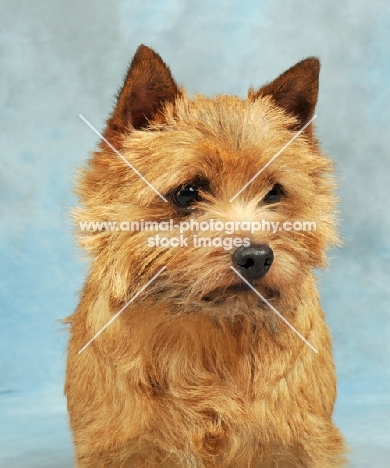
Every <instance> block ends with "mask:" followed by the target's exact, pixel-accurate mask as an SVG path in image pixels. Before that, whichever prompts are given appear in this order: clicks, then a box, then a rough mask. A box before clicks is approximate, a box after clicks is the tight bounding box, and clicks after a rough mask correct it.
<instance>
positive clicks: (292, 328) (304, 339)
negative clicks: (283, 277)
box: [230, 266, 318, 354]
mask: <svg viewBox="0 0 390 468" xmlns="http://www.w3.org/2000/svg"><path fill="white" fill-rule="evenodd" d="M230 268H231V269H232V270H233V271H234V273H236V275H238V276H239V277H240V278H241V279H242V281H244V282H245V284H246V285H247V286H249V287H250V288H251V289H252V291H253V292H254V293H256V294H257V295H258V296H259V297H260V299H262V300H263V301H264V302H265V303H266V304H267V306H268V307H270V308H271V309H272V310H273V311H274V312H275V314H276V315H277V316H278V317H280V318H281V319H282V320H283V322H284V323H285V324H286V325H288V326H289V327H290V328H291V330H292V331H293V332H294V333H296V334H297V335H298V336H299V338H300V339H301V340H302V341H304V342H305V343H306V344H307V346H309V347H310V348H311V349H312V350H313V351H314V352H315V353H317V354H318V351H317V350H316V348H315V347H314V346H313V345H311V344H310V343H309V342H308V341H307V339H306V338H305V337H304V336H303V335H301V333H299V331H298V330H297V329H296V328H294V327H293V326H292V325H291V323H290V322H289V321H288V320H286V319H285V318H284V317H283V315H282V314H281V313H280V312H279V311H278V310H276V309H275V307H274V306H273V305H272V304H271V303H270V302H269V301H267V299H266V298H265V297H264V296H263V295H262V294H260V293H259V291H258V290H257V289H255V288H254V287H253V286H252V285H251V284H250V283H249V282H248V281H247V280H246V279H245V278H244V277H243V276H242V275H241V274H240V273H239V272H238V271H237V270H236V269H235V268H234V267H233V266H230Z"/></svg>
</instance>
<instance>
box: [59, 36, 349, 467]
mask: <svg viewBox="0 0 390 468" xmlns="http://www.w3.org/2000/svg"><path fill="white" fill-rule="evenodd" d="M319 69H320V64H319V61H318V59H316V58H313V57H310V58H307V59H305V60H302V61H301V62H299V63H297V64H296V65H294V66H293V67H291V68H290V69H288V70H287V71H285V72H284V73H282V74H281V75H280V76H279V77H278V78H276V79H275V80H274V81H272V82H270V83H268V84H266V85H264V86H262V87H260V88H258V89H254V88H251V89H249V92H248V95H247V97H246V98H245V99H241V98H239V97H236V96H227V95H218V96H216V97H214V98H209V97H204V96H202V95H195V96H194V97H192V98H190V97H189V96H188V95H187V93H186V91H185V89H184V88H182V87H179V86H178V85H177V84H176V82H175V80H174V79H173V77H172V74H171V72H170V70H169V68H168V66H167V65H166V64H165V63H164V62H163V60H162V59H161V57H160V56H159V55H158V54H157V53H156V52H154V51H153V50H152V49H150V48H148V47H146V46H144V45H141V46H140V47H139V48H138V49H137V51H136V53H135V55H134V57H133V59H132V62H131V65H130V67H129V70H128V73H127V75H126V77H125V80H124V84H123V87H122V89H121V90H120V92H119V94H118V96H117V103H116V107H115V109H114V111H113V112H112V114H111V116H110V117H109V119H108V121H107V125H106V127H105V129H104V133H103V135H102V141H101V143H100V146H99V148H98V149H97V150H96V151H95V152H94V153H93V154H92V157H91V158H90V160H89V162H88V165H87V167H86V168H85V169H84V170H83V171H82V173H81V176H80V178H79V181H78V185H77V188H76V193H77V194H78V196H79V198H80V206H79V208H76V209H75V211H74V217H75V220H76V224H77V222H78V223H79V225H80V223H81V222H84V221H85V220H95V221H98V222H103V221H105V220H113V219H115V220H117V221H119V222H120V223H121V224H120V226H121V227H124V225H123V224H122V223H124V222H127V221H129V220H131V221H132V222H135V221H137V223H146V222H150V223H155V225H158V226H160V227H162V226H164V229H165V231H164V232H163V233H161V232H159V235H160V237H158V236H157V235H154V234H155V233H154V232H153V233H151V231H150V230H148V229H142V228H140V227H139V226H140V225H141V224H136V227H138V229H135V228H134V229H132V230H129V229H121V228H118V227H116V228H115V229H101V230H93V231H91V230H88V231H86V230H84V231H82V230H79V232H78V240H79V242H80V244H81V246H82V248H83V249H84V250H85V251H86V252H87V253H88V256H89V258H90V268H89V273H88V277H87V279H86V282H85V285H84V288H83V291H82V293H81V298H80V302H79V305H78V307H77V309H76V311H75V312H74V313H73V315H71V316H70V317H68V319H67V322H68V324H69V328H70V340H69V346H68V360H67V369H66V383H65V392H66V396H67V402H68V411H69V417H70V427H71V430H72V434H73V440H74V444H75V451H76V455H75V456H76V465H77V466H78V467H79V468H95V467H96V468H98V467H99V468H103V467H104V468H108V467H110V468H111V467H112V468H119V467H122V468H130V467H134V468H150V467H161V468H170V467H172V468H173V467H177V468H179V467H181V468H212V467H219V468H247V467H248V468H249V467H250V468H276V467H278V468H292V467H300V468H336V467H343V466H345V453H346V448H345V443H344V440H343V437H342V435H341V434H340V432H339V430H338V429H337V428H336V426H335V425H334V423H333V421H332V412H333V407H334V403H335V398H336V377H335V368H334V363H333V359H332V345H331V339H330V335H329V330H328V328H327V326H326V323H325V319H324V313H323V311H322V309H321V305H320V300H319V295H318V290H317V286H316V279H315V276H314V274H313V269H315V268H323V267H325V266H326V256H325V254H326V251H327V249H329V248H330V247H331V246H333V245H337V244H338V242H339V240H338V237H337V232H336V227H335V226H336V225H337V218H336V215H335V206H336V198H335V194H334V193H335V180H334V176H333V164H332V162H331V160H329V159H328V158H327V157H325V155H324V154H323V153H322V152H321V149H320V147H319V143H318V141H317V139H316V138H315V135H314V128H313V127H314V124H313V120H314V116H315V114H314V112H315V106H316V102H317V96H318V85H319ZM129 166H130V167H129ZM302 220H309V221H311V222H314V223H315V225H316V229H311V230H295V229H287V228H286V229H283V228H282V227H283V226H287V224H286V223H290V224H289V226H290V228H291V226H294V225H296V224H294V223H300V222H302ZM232 222H233V224H231V223H232ZM169 223H171V224H170V225H169V226H170V229H167V227H169V226H168V224H169ZM202 223H203V224H202ZM218 223H219V224H218ZM221 223H222V226H227V225H228V224H227V223H230V224H229V226H230V228H231V227H232V226H233V227H234V237H231V235H228V234H227V233H226V230H221V229H216V228H217V227H218V226H221ZM267 223H268V224H267ZM270 223H273V224H272V226H279V227H277V228H276V229H267V226H268V225H269V224H270ZM259 224H261V225H262V228H264V229H260V230H259V229H258V226H259ZM212 225H213V226H214V229H208V230H206V229H205V230H202V229H203V227H204V226H206V227H207V226H208V227H210V226H212ZM117 226H118V225H117ZM127 226H128V225H127ZM142 226H143V227H144V224H142ZM199 226H201V228H199ZM248 226H251V228H250V229H249V228H248ZM133 227H134V226H133ZM190 228H191V229H190ZM192 228H193V229H192ZM229 232H230V231H229ZM161 234H163V235H161ZM228 239H230V240H228ZM200 240H202V241H201V242H200Z"/></svg>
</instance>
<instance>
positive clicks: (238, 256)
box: [233, 244, 274, 280]
mask: <svg viewBox="0 0 390 468" xmlns="http://www.w3.org/2000/svg"><path fill="white" fill-rule="evenodd" d="M273 261H274V253H273V252H272V249H271V248H270V247H269V246H268V245H266V244H252V245H250V246H249V247H244V246H243V245H242V246H241V247H238V249H237V250H236V251H235V252H234V254H233V263H234V265H235V266H236V267H237V270H238V271H239V272H240V273H241V274H242V276H243V277H244V278H245V279H247V280H254V279H256V278H261V277H262V276H264V275H265V274H266V273H267V272H268V270H269V269H270V267H271V265H272V262H273Z"/></svg>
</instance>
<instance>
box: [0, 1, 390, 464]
mask: <svg viewBox="0 0 390 468" xmlns="http://www.w3.org/2000/svg"><path fill="white" fill-rule="evenodd" d="M0 12H1V14H0V23H1V29H0V57H1V68H0V100H1V103H0V128H1V130H0V135H1V146H0V157H1V172H0V178H1V180H0V196H1V204H0V219H1V226H2V229H1V230H0V290H1V299H0V301H1V317H0V362H1V365H0V424H1V428H0V431H1V432H0V466H1V467H4V468H53V467H54V468H67V467H71V466H72V457H73V453H72V446H71V442H70V434H69V430H68V426H67V416H66V409H65V401H64V398H63V375H64V362H65V346H66V339H67V336H66V333H65V332H64V330H63V327H62V325H61V323H60V319H61V318H63V317H65V316H66V315H68V314H70V313H71V312H72V310H73V309H74V307H75V305H76V303H77V295H78V291H79V289H80V288H81V285H82V282H83V278H84V274H85V269H86V265H85V264H83V263H81V262H80V261H79V260H78V256H79V252H78V251H77V249H76V247H75V245H74V243H73V240H72V233H71V229H72V228H71V225H70V222H69V220H68V216H67V213H68V211H69V209H70V207H71V206H72V205H73V204H74V203H75V198H74V196H73V195H72V193H71V187H72V177H73V174H74V170H75V168H76V167H78V166H80V165H82V164H83V163H84V161H85V160H86V158H87V154H88V152H89V151H91V150H92V149H93V148H94V145H95V144H96V142H97V137H96V136H95V134H94V133H93V132H92V131H91V130H90V129H89V128H88V127H87V126H86V125H85V123H83V122H82V121H81V120H80V118H79V117H78V114H79V113H82V114H83V115H84V116H85V117H86V118H87V119H88V120H90V121H91V122H92V123H93V124H94V125H95V126H96V127H97V128H98V129H102V126H103V122H104V119H105V118H106V117H107V115H108V113H109V112H110V110H111V108H112V105H113V102H114V95H115V92H116V91H117V89H118V87H119V86H120V85H121V80H122V76H123V74H124V72H125V71H126V68H127V64H128V62H129V60H130V58H131V56H132V54H133V53H134V51H135V49H136V47H137V46H138V45H139V44H140V43H145V44H147V45H149V46H151V47H153V48H155V49H156V50H157V51H158V52H159V53H160V54H161V55H162V57H163V58H164V60H165V61H166V62H167V63H168V64H169V65H170V66H171V68H172V71H173V73H174V76H175V78H176V79H177V80H178V81H179V82H180V83H183V84H185V85H186V86H187V87H188V89H189V91H190V92H195V91H198V92H202V93H205V94H208V95H213V94H215V93H234V94H238V95H240V96H244V94H245V92H246V90H247V88H248V87H249V86H250V85H260V84H262V83H264V82H265V81H267V80H270V79H272V78H274V77H275V76H276V75H277V74H278V73H280V72H282V71H283V70H285V69H286V68H288V67H289V66H291V65H292V64H294V63H295V62H297V61H298V60H300V59H302V58H303V57H306V56H309V55H316V56H319V57H320V59H321V61H322V72H321V89H320V98H319V105H318V112H317V113H318V119H317V121H316V123H317V128H318V135H319V137H320V138H321V140H322V142H323V147H324V149H325V150H326V151H327V152H328V153H329V154H330V155H331V156H332V157H333V158H334V159H335V161H336V164H337V172H338V176H339V179H340V189H339V194H340V197H341V217H342V227H341V232H342V236H343V239H344V242H345V245H344V248H343V249H340V250H337V251H334V252H333V253H332V255H331V257H332V261H331V270H330V271H329V272H326V273H321V281H320V287H321V292H322V298H323V305H324V308H325V310H326V312H327V315H328V322H329V325H330V327H331V329H332V331H333V335H334V344H335V357H336V363H337V369H338V376H339V398H338V404H337V408H336V414H335V418H336V420H337V423H338V425H339V426H340V428H341V429H342V431H343V432H344V433H345V435H346V437H347V439H348V442H349V443H350V446H351V449H352V454H351V460H352V464H351V466H353V467H354V468H361V467H367V468H374V467H375V468H388V466H390V465H389V463H390V462H389V460H390V365H389V351H390V321H389V302H390V298H389V285H390V266H389V260H390V243H389V235H388V233H389V232H390V212H389V211H390V210H389V203H388V187H389V176H390V174H389V171H390V156H389V148H390V131H389V121H390V119H389V117H390V112H389V104H390V54H389V43H390V4H389V3H388V2H386V1H385V0H383V1H381V0H371V2H367V1H363V0H356V1H352V0H346V1H344V2H339V1H336V0H327V1H325V0H321V1H316V2H314V1H312V2H308V1H303V0H292V1H289V2H286V1H282V0H274V1H270V0H241V1H232V0H225V1H222V0H214V1H206V0H198V1H197V2H191V1H189V0H188V1H185V0H165V1H148V0H142V1H141V0H128V1H125V0H107V1H105V2H96V1H92V0H84V1H80V0H63V1H59V0H30V1H27V0H25V1H23V0H13V1H12V2H9V1H5V0H1V1H0Z"/></svg>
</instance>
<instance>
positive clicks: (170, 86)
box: [106, 45, 179, 136]
mask: <svg viewBox="0 0 390 468" xmlns="http://www.w3.org/2000/svg"><path fill="white" fill-rule="evenodd" d="M178 94H179V90H178V87H177V85H176V83H175V81H174V80H173V78H172V75H171V72H170V70H169V68H168V67H167V65H166V64H165V63H164V62H163V61H162V59H161V57H160V56H159V55H158V54H157V53H156V52H154V51H153V50H152V49H149V47H146V46H144V45H140V46H139V47H138V49H137V51H136V53H135V55H134V57H133V60H132V62H131V64H130V67H129V70H128V72H127V75H126V78H125V82H124V84H123V87H122V89H121V91H120V92H119V94H118V102H117V105H116V108H115V109H114V111H113V113H112V115H111V118H110V119H109V120H108V122H107V129H106V133H107V134H111V135H112V133H114V135H113V136H116V135H118V133H119V134H120V133H124V132H128V131H129V129H130V128H131V127H133V128H135V129H141V128H143V127H146V126H147V125H148V123H149V121H150V120H152V119H153V118H154V117H155V116H156V115H157V114H158V112H159V110H161V109H162V107H163V105H164V102H166V101H169V102H173V101H174V100H175V98H176V96H177V95H178ZM129 127H130V128H129Z"/></svg>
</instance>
